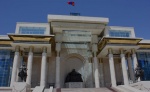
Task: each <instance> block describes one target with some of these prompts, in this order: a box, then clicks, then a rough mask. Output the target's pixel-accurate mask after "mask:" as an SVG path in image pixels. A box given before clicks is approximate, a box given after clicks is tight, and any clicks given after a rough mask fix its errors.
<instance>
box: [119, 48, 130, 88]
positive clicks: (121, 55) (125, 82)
mask: <svg viewBox="0 0 150 92" xmlns="http://www.w3.org/2000/svg"><path fill="white" fill-rule="evenodd" d="M120 52H121V54H120V57H121V65H122V74H123V80H124V85H129V79H128V75H127V74H128V73H127V66H126V60H125V55H124V53H123V49H121V50H120Z"/></svg>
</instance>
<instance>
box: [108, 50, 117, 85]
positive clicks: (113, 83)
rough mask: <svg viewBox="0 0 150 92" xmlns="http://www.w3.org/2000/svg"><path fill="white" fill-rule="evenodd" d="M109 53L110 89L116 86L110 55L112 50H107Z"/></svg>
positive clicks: (111, 56)
mask: <svg viewBox="0 0 150 92" xmlns="http://www.w3.org/2000/svg"><path fill="white" fill-rule="evenodd" d="M108 53H109V67H110V77H111V84H112V87H115V86H116V75H115V68H114V58H113V54H112V49H111V48H109V49H108Z"/></svg>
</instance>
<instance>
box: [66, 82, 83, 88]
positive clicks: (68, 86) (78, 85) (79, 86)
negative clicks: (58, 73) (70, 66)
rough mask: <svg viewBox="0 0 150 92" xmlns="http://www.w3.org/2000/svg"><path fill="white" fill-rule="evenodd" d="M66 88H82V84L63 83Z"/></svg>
mask: <svg viewBox="0 0 150 92" xmlns="http://www.w3.org/2000/svg"><path fill="white" fill-rule="evenodd" d="M65 86H66V88H84V85H83V82H69V83H65Z"/></svg>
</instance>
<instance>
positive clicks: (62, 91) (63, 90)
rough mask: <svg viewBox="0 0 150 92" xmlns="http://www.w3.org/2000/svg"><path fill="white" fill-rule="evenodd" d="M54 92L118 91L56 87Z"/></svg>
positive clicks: (45, 91)
mask: <svg viewBox="0 0 150 92" xmlns="http://www.w3.org/2000/svg"><path fill="white" fill-rule="evenodd" d="M44 92H49V89H45V90H44ZM53 92H116V91H113V90H110V89H108V88H61V89H54V90H53Z"/></svg>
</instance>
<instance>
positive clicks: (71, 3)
mask: <svg viewBox="0 0 150 92" xmlns="http://www.w3.org/2000/svg"><path fill="white" fill-rule="evenodd" d="M67 3H68V4H70V5H72V6H74V5H75V3H74V2H67Z"/></svg>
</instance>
